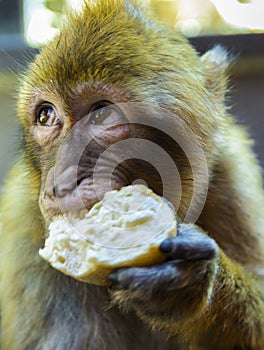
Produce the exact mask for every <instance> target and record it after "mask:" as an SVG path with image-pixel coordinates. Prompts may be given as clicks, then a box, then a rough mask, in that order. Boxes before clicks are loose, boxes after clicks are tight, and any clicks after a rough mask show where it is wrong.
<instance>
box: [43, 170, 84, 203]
mask: <svg viewBox="0 0 264 350" xmlns="http://www.w3.org/2000/svg"><path fill="white" fill-rule="evenodd" d="M77 172H78V167H77V166H70V167H68V168H66V170H64V171H59V170H58V169H56V167H55V168H53V169H52V170H51V171H50V173H49V174H48V177H49V178H48V179H47V183H49V185H48V186H47V193H48V194H49V195H50V196H53V197H58V198H61V197H65V196H66V195H67V194H69V193H71V192H72V191H73V190H74V189H75V188H76V187H77V184H78V173H77Z"/></svg>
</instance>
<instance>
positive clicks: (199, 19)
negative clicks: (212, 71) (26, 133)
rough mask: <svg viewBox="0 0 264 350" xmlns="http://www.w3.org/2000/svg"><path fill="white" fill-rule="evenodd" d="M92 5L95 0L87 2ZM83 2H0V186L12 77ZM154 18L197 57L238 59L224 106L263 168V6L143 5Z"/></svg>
mask: <svg viewBox="0 0 264 350" xmlns="http://www.w3.org/2000/svg"><path fill="white" fill-rule="evenodd" d="M91 1H95V0H91ZM82 2H83V0H24V1H23V0H0V107H1V108H0V185H1V183H2V182H3V179H4V176H5V174H6V172H7V170H8V168H9V167H10V165H11V164H12V161H13V158H14V157H15V154H16V152H17V148H18V147H19V146H18V145H19V130H18V129H19V128H18V125H17V122H16V107H15V95H16V90H17V86H18V79H17V76H18V75H19V73H20V72H21V71H23V69H24V68H25V66H26V64H27V62H28V61H30V60H31V59H32V58H33V57H34V55H35V54H36V53H37V52H38V50H39V49H40V48H41V46H42V45H43V44H44V43H45V42H47V41H48V40H49V39H50V38H52V36H53V35H54V34H55V33H56V32H57V31H58V27H59V25H60V22H61V21H62V20H63V17H64V15H65V10H66V9H67V8H69V7H73V8H77V9H78V8H80V7H81V5H82ZM145 3H146V6H150V7H151V8H152V9H153V11H154V12H155V13H156V15H157V17H158V18H159V19H160V20H161V21H163V22H165V23H167V24H168V25H169V26H172V27H174V28H175V30H176V31H180V32H182V33H183V35H185V36H186V37H188V38H189V40H190V42H191V43H192V44H193V45H194V46H195V47H196V48H197V50H198V51H199V52H201V53H203V52H205V51H206V50H208V49H209V48H211V47H212V46H213V45H214V44H216V43H220V44H222V45H223V46H225V47H226V48H227V49H228V50H230V51H231V52H232V53H233V54H234V55H236V56H237V57H238V58H237V60H236V63H235V64H234V66H233V67H232V71H231V80H230V86H231V87H232V89H231V91H230V93H229V100H228V104H229V105H230V106H231V112H232V113H233V114H234V115H235V116H236V117H237V119H238V121H239V123H241V124H244V125H246V126H247V127H248V130H249V132H250V134H251V135H252V137H253V139H254V140H255V145H254V147H255V151H256V153H257V156H258V158H259V160H260V162H261V164H262V165H263V166H264V137H263V135H264V6H263V0H164V1H162V0H145Z"/></svg>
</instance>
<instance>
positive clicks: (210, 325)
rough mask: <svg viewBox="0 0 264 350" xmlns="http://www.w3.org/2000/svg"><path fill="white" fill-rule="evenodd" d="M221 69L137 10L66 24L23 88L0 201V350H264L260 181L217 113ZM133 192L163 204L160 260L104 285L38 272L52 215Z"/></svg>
mask: <svg viewBox="0 0 264 350" xmlns="http://www.w3.org/2000/svg"><path fill="white" fill-rule="evenodd" d="M229 63H230V57H229V55H228V53H227V52H226V51H225V50H224V49H223V48H221V47H219V46H216V47H214V48H213V49H211V50H210V51H208V52H206V53H205V54H203V55H202V56H201V55H199V54H198V53H197V52H196V51H195V49H194V48H192V47H191V45H190V44H189V43H188V41H187V40H186V39H185V38H183V37H182V36H181V35H179V34H177V33H176V32H175V31H174V30H172V29H169V28H166V27H165V26H163V25H162V24H160V23H158V22H157V21H156V20H155V19H153V18H152V17H151V15H149V14H148V13H147V12H146V11H145V10H144V9H142V8H141V6H139V5H138V4H137V3H136V2H134V1H125V0H124V1H123V0H108V1H104V0H98V1H95V2H92V1H91V3H89V2H88V1H87V2H85V4H84V6H83V9H82V11H80V12H76V13H72V14H69V15H68V16H67V18H66V20H65V24H64V25H63V26H62V28H61V31H60V33H59V34H58V35H57V36H56V37H55V38H54V39H52V40H51V41H50V42H49V43H48V44H47V45H46V46H45V47H44V48H43V49H42V51H41V53H40V54H38V55H37V57H36V58H35V60H34V62H33V63H31V64H30V65H29V67H28V69H27V71H26V72H25V74H24V76H23V79H22V82H21V89H20V94H19V99H18V115H19V118H20V121H21V125H22V129H23V133H22V135H23V138H22V140H23V142H21V146H20V148H21V150H20V155H19V157H18V159H17V162H16V164H15V165H14V167H13V169H12V170H11V172H10V174H9V176H8V178H7V181H6V184H5V187H4V189H3V196H2V201H1V203H2V204H1V220H2V233H1V348H2V350H33V349H34V350H87V349H89V350H95V349H96V350H104V349H109V350H132V349H133V350H134V349H137V350H140V349H153V350H154V349H158V350H165V349H195V350H196V349H203V350H230V349H252V350H263V349H264V286H263V271H264V270H263V268H264V248H263V237H264V233H263V227H264V201H263V192H262V183H261V181H262V180H261V170H260V167H259V165H258V164H257V161H256V159H255V156H254V154H253V152H252V149H251V141H250V140H249V138H248V135H247V133H246V131H245V130H244V129H243V128H241V127H240V126H239V125H237V124H236V122H235V121H234V119H233V118H232V116H230V115H229V113H228V108H227V106H226V104H225V94H226V91H227V84H228V78H227V70H228V65H229ZM162 169H163V170H162ZM140 181H141V182H143V183H145V184H146V185H147V186H148V187H149V188H151V189H152V190H153V191H154V192H155V193H157V194H159V195H161V196H164V197H165V198H166V199H168V200H169V201H170V202H171V203H172V204H173V205H174V207H175V211H176V215H177V220H178V234H177V236H175V237H171V238H168V239H166V240H165V241H163V242H162V243H161V244H160V251H161V252H162V253H163V254H164V258H165V260H164V262H162V263H159V264H156V265H152V266H147V267H130V266H127V267H124V268H121V269H117V270H114V271H113V272H112V273H111V274H110V276H109V286H106V287H102V286H95V285H93V284H89V283H83V282H80V281H77V280H75V279H74V278H71V277H69V276H66V275H64V274H63V273H61V272H60V271H57V270H55V269H53V268H52V267H51V266H50V265H49V264H48V263H47V262H46V261H44V260H43V259H41V257H40V256H39V249H40V248H42V247H43V244H44V240H45V237H46V236H47V235H48V231H47V227H48V226H49V223H50V221H52V220H53V218H55V217H56V216H58V215H61V213H63V214H65V215H66V214H67V213H71V212H75V213H76V212H78V211H81V210H84V209H85V208H86V209H87V210H89V209H90V208H91V206H92V205H93V204H94V203H96V202H98V201H99V200H101V199H102V197H103V195H104V193H105V192H107V191H109V190H112V189H120V188H121V187H123V186H127V185H130V184H134V183H138V182H140ZM160 220H162V217H161V218H160Z"/></svg>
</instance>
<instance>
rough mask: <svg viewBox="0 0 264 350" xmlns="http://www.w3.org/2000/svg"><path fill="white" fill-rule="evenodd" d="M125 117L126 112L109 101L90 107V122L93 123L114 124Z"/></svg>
mask: <svg viewBox="0 0 264 350" xmlns="http://www.w3.org/2000/svg"><path fill="white" fill-rule="evenodd" d="M122 119H124V114H123V112H122V111H121V110H120V108H119V107H117V106H116V105H114V104H111V103H110V102H108V101H100V102H98V103H95V104H94V105H93V106H92V107H91V109H90V117H89V122H90V124H93V125H105V124H114V123H116V122H118V121H120V120H122Z"/></svg>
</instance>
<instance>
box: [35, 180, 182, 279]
mask: <svg viewBox="0 0 264 350" xmlns="http://www.w3.org/2000/svg"><path fill="white" fill-rule="evenodd" d="M173 235H176V218H175V213H174V210H173V208H172V205H171V204H170V203H168V201H166V200H165V199H164V198H162V197H160V196H158V195H156V194H155V193H153V192H152V191H151V190H150V189H149V188H147V187H146V186H144V185H131V186H127V187H123V188H122V189H121V190H119V191H117V190H114V191H111V192H107V193H106V194H105V196H104V199H103V200H102V201H100V202H98V203H96V204H95V205H94V206H93V207H92V209H91V210H90V211H89V212H86V213H85V214H84V215H83V217H82V218H78V217H76V216H67V217H66V216H61V217H59V218H57V219H56V220H55V221H53V222H52V223H51V224H50V226H49V236H48V238H47V239H46V242H45V246H44V248H43V249H40V251H39V254H40V256H41V257H42V258H43V259H45V260H47V261H48V262H49V263H50V264H51V265H52V266H53V267H54V268H55V269H57V270H60V271H61V272H63V273H65V274H66V275H69V276H72V277H74V278H76V279H78V280H80V281H84V282H88V283H93V284H98V285H107V284H109V281H108V276H109V274H110V273H111V271H112V270H114V269H116V268H118V267H124V266H128V267H130V266H147V265H153V264H156V263H160V262H162V261H163V260H164V257H163V255H162V254H161V252H160V251H159V244H160V243H161V242H162V241H163V240H165V239H166V238H168V237H170V236H173Z"/></svg>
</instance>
